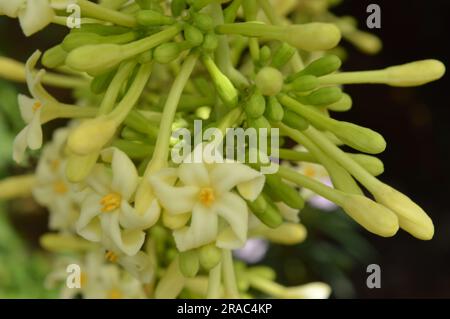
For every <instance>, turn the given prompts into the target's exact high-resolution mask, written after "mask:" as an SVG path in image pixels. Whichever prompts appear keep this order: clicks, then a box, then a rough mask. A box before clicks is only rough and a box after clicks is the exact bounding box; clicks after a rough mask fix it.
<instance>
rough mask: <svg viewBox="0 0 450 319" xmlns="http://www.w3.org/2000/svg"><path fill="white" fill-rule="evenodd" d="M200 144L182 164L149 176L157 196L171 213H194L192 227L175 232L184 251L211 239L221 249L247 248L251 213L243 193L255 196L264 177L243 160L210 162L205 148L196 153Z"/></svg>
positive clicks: (199, 148)
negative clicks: (246, 242)
mask: <svg viewBox="0 0 450 319" xmlns="http://www.w3.org/2000/svg"><path fill="white" fill-rule="evenodd" d="M200 145H201V144H200ZM201 149H202V148H201V147H196V148H195V149H194V151H193V152H192V153H191V154H190V155H189V156H187V157H186V158H185V160H184V161H183V163H182V164H180V166H179V167H177V168H165V169H162V170H161V171H159V172H158V173H156V174H154V175H152V176H151V177H150V184H151V185H152V187H153V189H154V193H155V196H156V197H157V198H158V200H159V203H160V204H161V206H162V207H163V208H164V209H165V210H166V212H167V213H168V214H170V215H174V216H176V215H182V214H185V216H186V214H187V216H188V217H190V220H191V222H190V224H189V225H188V226H187V225H185V226H183V227H181V228H179V229H175V230H174V232H173V235H174V238H175V243H176V246H177V248H178V250H179V251H186V250H189V249H193V248H197V247H200V246H203V245H206V244H209V243H212V242H215V243H216V245H217V247H220V248H227V249H235V248H239V247H242V246H243V245H244V243H245V241H246V240H247V230H248V216H249V210H248V207H247V204H246V202H245V201H244V199H243V198H245V199H247V200H254V199H256V197H257V196H258V195H259V194H260V193H261V191H262V188H263V186H264V181H265V177H264V175H262V174H261V173H260V172H258V171H256V170H254V169H252V168H250V167H248V166H246V165H244V164H242V163H239V162H235V161H230V160H223V161H221V162H220V163H218V162H217V161H216V162H211V161H207V162H206V161H205V157H204V153H203V152H202V154H200V156H199V155H198V154H195V153H196V152H199V151H200V152H201ZM205 149H206V148H205ZM191 158H198V159H200V160H199V161H195V162H193V161H191V160H189V159H191Z"/></svg>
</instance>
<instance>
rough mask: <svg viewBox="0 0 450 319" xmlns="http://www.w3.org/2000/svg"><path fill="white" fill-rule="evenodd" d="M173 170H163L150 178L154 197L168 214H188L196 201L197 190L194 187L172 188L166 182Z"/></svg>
mask: <svg viewBox="0 0 450 319" xmlns="http://www.w3.org/2000/svg"><path fill="white" fill-rule="evenodd" d="M173 172H174V171H173V170H170V171H169V170H168V169H164V170H161V171H160V172H158V173H157V174H155V175H153V176H151V177H150V179H149V181H150V184H151V186H152V188H153V192H154V194H155V196H156V197H157V198H158V200H159V202H160V204H161V206H162V207H164V208H165V209H166V210H167V212H168V213H170V214H183V213H187V212H190V211H191V210H192V208H193V207H194V205H195V203H196V202H197V199H198V192H199V188H198V187H195V186H183V187H174V186H172V185H171V183H169V182H168V181H167V176H168V175H170V176H171V174H172V173H173Z"/></svg>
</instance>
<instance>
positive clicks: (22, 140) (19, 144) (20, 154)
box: [13, 125, 29, 163]
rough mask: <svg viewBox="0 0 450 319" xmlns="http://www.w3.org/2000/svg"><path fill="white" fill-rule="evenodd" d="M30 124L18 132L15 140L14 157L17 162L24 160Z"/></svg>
mask: <svg viewBox="0 0 450 319" xmlns="http://www.w3.org/2000/svg"><path fill="white" fill-rule="evenodd" d="M28 129H29V127H28V125H27V126H25V127H24V128H23V129H22V131H20V132H19V134H17V136H16V137H15V138H14V142H13V159H14V161H16V163H20V162H22V161H23V158H24V156H25V150H26V149H27V145H28V143H27V135H28Z"/></svg>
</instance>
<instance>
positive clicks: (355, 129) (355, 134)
mask: <svg viewBox="0 0 450 319" xmlns="http://www.w3.org/2000/svg"><path fill="white" fill-rule="evenodd" d="M332 131H333V133H334V134H336V135H337V136H338V137H339V139H340V140H341V141H342V142H344V143H345V144H346V145H348V146H350V147H352V148H354V149H356V150H359V151H361V152H364V153H369V154H379V153H382V152H383V151H384V150H385V149H386V141H385V139H384V138H383V136H382V135H381V134H379V133H377V132H375V131H373V130H371V129H368V128H366V127H362V126H359V125H356V124H353V123H349V122H337V123H335V125H334V126H333V129H332Z"/></svg>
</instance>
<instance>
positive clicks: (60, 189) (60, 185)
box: [53, 180, 68, 195]
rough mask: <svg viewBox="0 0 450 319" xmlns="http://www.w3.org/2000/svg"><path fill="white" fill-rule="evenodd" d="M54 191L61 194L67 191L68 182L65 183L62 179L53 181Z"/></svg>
mask: <svg viewBox="0 0 450 319" xmlns="http://www.w3.org/2000/svg"><path fill="white" fill-rule="evenodd" d="M53 191H54V192H55V193H57V194H60V195H62V194H65V193H67V191H68V189H67V186H66V183H64V181H62V180H58V181H56V182H54V183H53Z"/></svg>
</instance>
